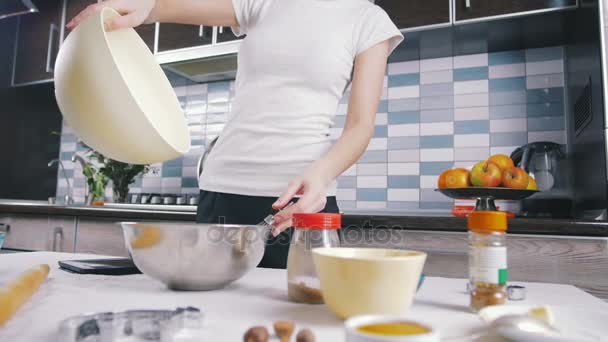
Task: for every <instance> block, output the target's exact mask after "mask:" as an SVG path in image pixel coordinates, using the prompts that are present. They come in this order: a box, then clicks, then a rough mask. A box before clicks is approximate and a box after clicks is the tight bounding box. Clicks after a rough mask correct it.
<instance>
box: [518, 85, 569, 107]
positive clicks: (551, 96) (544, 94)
mask: <svg viewBox="0 0 608 342" xmlns="http://www.w3.org/2000/svg"><path fill="white" fill-rule="evenodd" d="M527 100H528V101H527V102H528V103H543V102H564V88H563V87H558V88H545V89H529V90H528V91H527Z"/></svg>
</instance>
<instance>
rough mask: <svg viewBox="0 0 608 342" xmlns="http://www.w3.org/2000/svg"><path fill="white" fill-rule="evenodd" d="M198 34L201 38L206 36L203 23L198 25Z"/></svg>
mask: <svg viewBox="0 0 608 342" xmlns="http://www.w3.org/2000/svg"><path fill="white" fill-rule="evenodd" d="M198 36H199V37H201V38H205V30H204V27H203V25H201V26H199V27H198Z"/></svg>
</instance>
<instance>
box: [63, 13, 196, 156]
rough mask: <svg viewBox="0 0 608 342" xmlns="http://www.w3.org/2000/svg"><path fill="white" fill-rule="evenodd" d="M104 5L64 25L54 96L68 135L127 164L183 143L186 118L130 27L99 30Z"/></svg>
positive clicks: (185, 146)
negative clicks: (72, 25)
mask: <svg viewBox="0 0 608 342" xmlns="http://www.w3.org/2000/svg"><path fill="white" fill-rule="evenodd" d="M118 16H119V14H118V13H117V12H116V11H114V10H113V9H110V8H104V9H103V10H102V11H100V12H99V13H97V14H94V15H91V16H90V17H89V18H88V19H86V20H85V21H84V22H82V23H81V24H80V25H78V27H77V28H76V29H75V30H74V31H72V32H71V33H70V35H69V36H68V37H67V38H66V40H65V41H64V43H63V44H62V46H61V49H60V51H59V54H58V56H57V61H56V63H55V97H56V98H57V103H58V105H59V108H60V110H61V112H62V114H63V116H64V118H65V120H66V121H67V123H68V124H69V126H70V127H71V128H72V129H73V130H74V132H75V133H76V135H77V136H78V137H79V138H80V139H81V140H82V141H84V142H85V143H86V144H87V145H89V146H90V147H92V148H94V149H95V150H97V151H99V152H101V153H102V154H104V155H105V156H107V157H109V158H112V159H115V160H118V161H122V162H128V163H133V164H151V163H157V162H162V161H166V160H170V159H174V158H176V157H179V156H180V155H182V154H184V153H186V152H187V151H188V150H189V149H190V135H189V133H188V128H187V125H186V119H185V117H184V114H183V111H182V109H181V107H180V105H179V102H178V100H177V97H176V95H175V92H174V91H173V88H172V87H171V84H170V83H169V81H168V80H167V77H166V76H165V74H164V73H163V71H162V69H161V68H160V66H159V65H158V64H157V63H156V60H155V59H154V56H153V55H152V53H151V52H150V50H149V49H148V47H147V46H146V45H145V43H144V42H143V41H142V39H141V38H140V37H139V36H138V35H137V33H136V32H135V30H133V29H122V30H118V31H112V32H105V30H104V25H103V23H104V21H106V20H107V19H108V18H113V17H118Z"/></svg>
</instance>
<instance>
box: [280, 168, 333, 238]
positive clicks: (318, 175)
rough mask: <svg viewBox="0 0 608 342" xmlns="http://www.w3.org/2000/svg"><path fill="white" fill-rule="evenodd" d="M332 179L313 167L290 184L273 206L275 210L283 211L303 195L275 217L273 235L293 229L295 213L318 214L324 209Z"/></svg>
mask: <svg viewBox="0 0 608 342" xmlns="http://www.w3.org/2000/svg"><path fill="white" fill-rule="evenodd" d="M330 182H331V179H329V178H328V177H327V172H323V170H322V168H321V167H318V166H317V167H315V166H313V167H311V168H310V169H309V170H308V171H307V172H305V173H304V174H303V175H302V176H299V177H297V178H295V179H293V180H292V181H291V182H289V185H288V186H287V190H285V192H283V194H282V195H281V196H280V197H279V199H277V201H276V202H274V204H273V205H272V207H273V208H274V209H281V208H283V207H284V206H286V205H287V204H288V203H289V201H291V200H292V199H293V197H294V196H295V195H301V197H300V198H299V200H298V201H297V202H296V203H295V204H294V205H292V206H290V207H289V208H287V209H285V210H282V211H280V212H279V213H278V214H276V215H275V216H274V226H273V227H272V235H273V236H277V235H279V234H280V233H281V232H282V231H284V230H285V229H287V228H289V227H291V225H292V220H291V218H292V216H293V214H294V213H316V212H319V211H321V210H323V208H325V204H326V202H327V194H326V192H327V186H328V185H329V183H330Z"/></svg>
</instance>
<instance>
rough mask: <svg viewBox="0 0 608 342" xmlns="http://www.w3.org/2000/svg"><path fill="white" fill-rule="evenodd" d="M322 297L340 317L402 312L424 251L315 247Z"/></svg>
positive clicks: (412, 291) (414, 285) (413, 288)
mask: <svg viewBox="0 0 608 342" xmlns="http://www.w3.org/2000/svg"><path fill="white" fill-rule="evenodd" d="M312 254H313V260H314V263H315V268H316V270H317V274H318V275H319V279H320V280H321V291H322V292H323V299H325V303H326V304H327V306H329V308H330V309H331V311H333V312H334V313H335V314H336V315H337V316H338V317H340V318H343V319H345V318H349V317H353V316H358V315H405V314H406V313H407V311H408V309H409V307H410V306H411V304H412V301H413V300H414V294H415V293H416V288H417V286H418V282H419V281H420V274H421V273H422V268H423V266H424V262H425V260H426V253H423V252H417V251H407V250H397V249H380V248H315V249H313V250H312Z"/></svg>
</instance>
